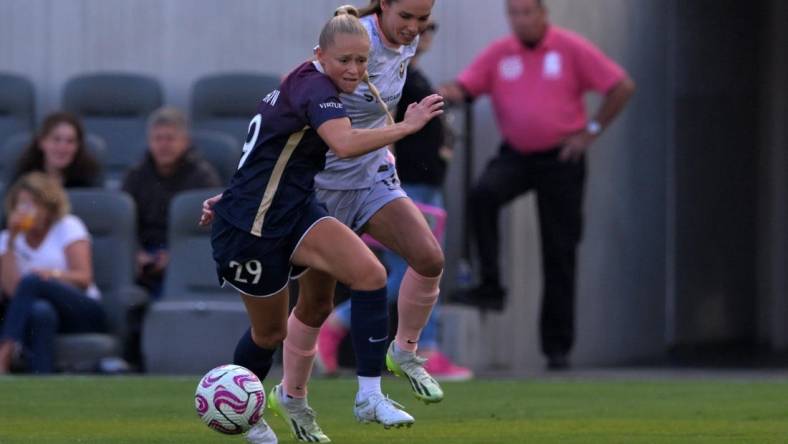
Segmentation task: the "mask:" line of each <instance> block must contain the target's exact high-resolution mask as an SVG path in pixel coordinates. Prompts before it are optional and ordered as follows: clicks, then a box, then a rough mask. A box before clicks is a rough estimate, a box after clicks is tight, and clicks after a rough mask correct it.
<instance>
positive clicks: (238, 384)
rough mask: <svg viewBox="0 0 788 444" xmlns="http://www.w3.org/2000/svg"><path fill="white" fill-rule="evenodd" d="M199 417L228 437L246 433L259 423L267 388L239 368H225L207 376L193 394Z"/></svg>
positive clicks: (229, 366)
mask: <svg viewBox="0 0 788 444" xmlns="http://www.w3.org/2000/svg"><path fill="white" fill-rule="evenodd" d="M194 405H195V407H196V408H197V414H198V415H199V416H200V419H202V421H203V422H204V423H205V424H207V425H208V427H210V428H212V429H214V430H216V431H217V432H221V433H225V434H228V435H237V434H240V433H244V432H246V431H247V430H249V429H250V428H252V426H254V425H255V424H257V423H258V422H260V418H261V417H262V416H263V408H264V406H265V389H264V388H263V384H262V383H261V382H260V380H259V379H258V378H257V376H255V375H254V373H252V372H250V371H249V370H247V369H246V368H244V367H241V366H240V365H222V366H219V367H216V368H215V369H213V370H211V371H209V372H208V373H206V375H205V376H203V378H202V380H200V383H199V384H198V385H197V392H196V393H195V394H194Z"/></svg>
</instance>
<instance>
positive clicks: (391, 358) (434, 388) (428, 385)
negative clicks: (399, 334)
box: [386, 341, 443, 404]
mask: <svg viewBox="0 0 788 444" xmlns="http://www.w3.org/2000/svg"><path fill="white" fill-rule="evenodd" d="M426 362H427V359H426V358H422V357H421V356H418V355H416V353H413V352H403V351H398V350H396V349H395V347H394V341H392V342H391V344H390V345H389V349H388V351H387V352H386V367H387V368H388V369H389V371H390V372H391V373H394V374H395V375H396V376H398V377H400V378H405V379H407V380H408V382H410V388H411V389H412V390H413V395H414V396H416V399H418V400H420V401H422V402H424V403H425V404H431V403H435V402H441V401H442V400H443V389H441V386H440V384H438V381H436V380H435V378H433V377H432V376H430V374H429V373H427V370H425V369H424V364H425V363H426Z"/></svg>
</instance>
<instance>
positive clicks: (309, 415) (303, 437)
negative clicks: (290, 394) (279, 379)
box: [268, 384, 331, 442]
mask: <svg viewBox="0 0 788 444" xmlns="http://www.w3.org/2000/svg"><path fill="white" fill-rule="evenodd" d="M268 409H269V410H271V411H272V412H274V413H275V414H276V415H277V416H279V417H280V418H282V419H283V420H284V421H285V422H286V423H287V425H288V427H290V432H291V433H292V434H293V436H294V437H295V439H296V440H298V441H303V442H331V439H329V437H328V436H326V434H325V433H323V430H321V429H320V426H319V425H317V421H316V419H315V418H316V416H317V415H316V414H315V411H314V410H312V409H311V408H309V406H308V405H306V400H305V402H304V406H303V407H302V408H299V407H296V408H290V407H288V405H287V402H286V399H285V394H284V387H282V384H278V385H276V386H274V388H272V389H271V393H269V394H268Z"/></svg>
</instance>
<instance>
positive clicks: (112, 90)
mask: <svg viewBox="0 0 788 444" xmlns="http://www.w3.org/2000/svg"><path fill="white" fill-rule="evenodd" d="M161 105H162V89H161V86H160V85H159V82H158V81H157V80H155V79H153V78H151V77H147V76H142V75H135V74H123V73H100V74H89V75H82V76H77V77H74V78H72V79H71V80H69V81H68V82H67V83H66V86H65V88H64V90H63V109H64V110H66V111H69V112H71V113H73V114H76V115H77V116H79V117H80V118H81V119H82V122H83V123H84V125H85V129H86V130H87V131H88V132H92V133H96V134H98V135H99V136H101V137H103V138H104V140H105V141H106V142H107V150H108V152H107V156H106V159H105V163H104V170H105V174H106V176H107V178H108V179H109V180H110V182H111V183H112V184H114V183H116V182H118V181H119V180H120V179H122V177H123V173H124V172H125V171H126V170H127V169H128V168H129V167H130V166H131V165H134V164H136V163H137V162H139V160H140V159H141V158H142V155H143V153H144V152H145V145H146V144H145V132H146V131H145V129H146V128H145V126H146V123H147V118H148V115H149V114H150V113H151V112H152V111H154V110H156V109H157V108H159V107H160V106H161Z"/></svg>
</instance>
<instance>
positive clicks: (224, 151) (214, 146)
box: [191, 130, 243, 184]
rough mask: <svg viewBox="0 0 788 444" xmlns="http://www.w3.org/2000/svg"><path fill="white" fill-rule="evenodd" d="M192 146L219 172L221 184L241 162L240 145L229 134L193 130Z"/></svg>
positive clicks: (228, 178)
mask: <svg viewBox="0 0 788 444" xmlns="http://www.w3.org/2000/svg"><path fill="white" fill-rule="evenodd" d="M191 138H192V145H194V147H195V148H197V151H198V152H199V153H200V154H201V155H202V157H203V158H205V160H207V161H208V162H209V163H210V164H211V165H213V166H214V168H216V171H217V172H219V177H220V178H221V179H222V183H223V184H227V183H228V182H229V181H230V177H232V175H233V174H234V173H235V170H237V169H238V162H239V161H240V160H241V150H242V148H243V147H242V144H241V142H240V141H238V140H237V139H235V138H234V137H232V136H230V135H229V134H226V133H223V132H220V131H212V130H194V131H192V132H191Z"/></svg>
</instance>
